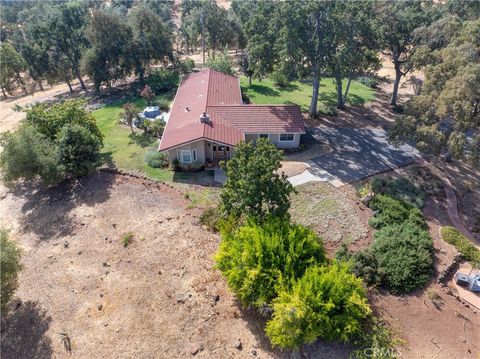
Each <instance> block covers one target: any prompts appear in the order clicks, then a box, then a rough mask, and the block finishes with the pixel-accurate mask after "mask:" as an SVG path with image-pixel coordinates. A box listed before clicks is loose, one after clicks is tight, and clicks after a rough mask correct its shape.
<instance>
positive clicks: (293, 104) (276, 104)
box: [207, 103, 300, 108]
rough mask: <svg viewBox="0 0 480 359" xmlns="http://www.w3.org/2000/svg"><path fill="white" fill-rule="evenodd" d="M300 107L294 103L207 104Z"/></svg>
mask: <svg viewBox="0 0 480 359" xmlns="http://www.w3.org/2000/svg"><path fill="white" fill-rule="evenodd" d="M280 106H282V107H300V105H297V104H296V103H272V104H268V103H258V104H257V103H248V104H247V103H239V104H224V105H207V108H208V107H280Z"/></svg>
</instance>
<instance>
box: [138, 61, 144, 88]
mask: <svg viewBox="0 0 480 359" xmlns="http://www.w3.org/2000/svg"><path fill="white" fill-rule="evenodd" d="M137 73H138V78H139V80H140V85H141V86H144V85H145V69H144V68H143V66H142V65H140V64H137Z"/></svg>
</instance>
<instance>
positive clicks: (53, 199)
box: [10, 172, 115, 240]
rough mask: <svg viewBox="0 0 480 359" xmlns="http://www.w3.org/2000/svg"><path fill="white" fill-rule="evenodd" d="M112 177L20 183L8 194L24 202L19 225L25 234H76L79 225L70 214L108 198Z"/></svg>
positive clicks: (99, 174) (48, 236)
mask: <svg viewBox="0 0 480 359" xmlns="http://www.w3.org/2000/svg"><path fill="white" fill-rule="evenodd" d="M114 178H115V177H114V175H112V174H110V173H106V172H96V173H93V174H91V175H88V176H85V177H82V178H79V179H72V180H67V181H64V182H62V183H60V184H58V185H56V186H53V187H47V188H45V186H43V185H42V184H40V183H38V182H22V183H20V184H18V185H17V186H15V187H14V188H12V189H11V190H10V191H11V193H13V195H14V196H16V197H19V198H23V199H25V201H24V203H23V205H22V208H21V211H22V216H21V218H20V225H21V227H22V229H23V230H24V231H27V232H33V233H35V234H37V235H38V236H39V238H40V240H51V239H55V238H56V237H58V236H66V235H70V234H75V230H76V227H77V226H78V225H83V224H84V223H78V221H77V220H76V219H75V216H72V215H71V212H72V211H73V210H74V209H75V208H76V207H78V206H81V205H87V206H94V205H96V204H98V203H102V202H105V201H106V200H108V199H109V197H110V191H109V189H110V187H111V186H112V184H113V181H114Z"/></svg>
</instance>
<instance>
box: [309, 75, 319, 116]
mask: <svg viewBox="0 0 480 359" xmlns="http://www.w3.org/2000/svg"><path fill="white" fill-rule="evenodd" d="M312 87H313V90H312V101H311V102H310V110H309V114H310V116H312V117H315V116H317V103H318V93H319V89H320V71H319V70H318V69H315V70H313V86H312Z"/></svg>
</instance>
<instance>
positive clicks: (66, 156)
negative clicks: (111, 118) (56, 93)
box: [0, 100, 103, 184]
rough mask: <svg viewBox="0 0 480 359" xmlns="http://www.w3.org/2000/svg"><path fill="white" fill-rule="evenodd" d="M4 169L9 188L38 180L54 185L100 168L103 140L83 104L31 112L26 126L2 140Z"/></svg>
mask: <svg viewBox="0 0 480 359" xmlns="http://www.w3.org/2000/svg"><path fill="white" fill-rule="evenodd" d="M1 145H2V147H4V150H3V151H2V153H1V155H0V166H1V167H2V171H3V173H4V180H5V182H6V183H7V184H9V183H10V184H13V182H15V181H17V180H19V179H26V180H32V179H34V178H36V177H37V176H38V177H40V178H41V179H42V180H43V181H44V182H45V183H46V184H54V183H56V182H59V181H61V180H62V179H65V178H67V177H70V176H74V177H76V176H82V175H84V174H86V173H88V172H89V171H90V170H92V169H94V168H95V167H96V166H98V165H99V164H100V163H99V159H100V149H101V148H102V146H103V136H102V134H101V133H100V131H99V129H98V127H97V125H96V122H95V118H94V117H93V115H92V114H91V113H89V112H87V111H86V110H85V108H84V107H83V103H82V102H80V101H77V100H68V101H64V102H61V103H56V104H53V105H51V104H50V105H47V104H40V105H36V106H34V107H32V108H30V109H28V110H27V116H26V119H25V123H24V125H22V126H20V128H19V129H18V130H17V131H15V132H14V133H7V134H5V135H4V136H2V141H1Z"/></svg>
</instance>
